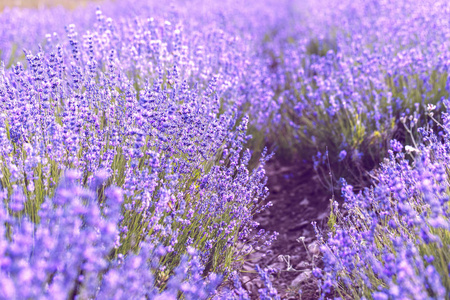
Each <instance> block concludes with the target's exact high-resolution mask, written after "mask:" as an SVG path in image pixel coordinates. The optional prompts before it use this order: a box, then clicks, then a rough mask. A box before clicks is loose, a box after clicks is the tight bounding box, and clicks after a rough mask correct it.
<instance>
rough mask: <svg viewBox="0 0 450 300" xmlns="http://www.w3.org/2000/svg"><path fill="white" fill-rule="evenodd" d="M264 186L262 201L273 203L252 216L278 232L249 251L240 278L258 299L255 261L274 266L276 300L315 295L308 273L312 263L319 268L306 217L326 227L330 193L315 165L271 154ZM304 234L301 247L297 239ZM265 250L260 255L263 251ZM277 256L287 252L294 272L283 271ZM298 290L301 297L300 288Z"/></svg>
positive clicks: (314, 283) (307, 299) (259, 284)
mask: <svg viewBox="0 0 450 300" xmlns="http://www.w3.org/2000/svg"><path fill="white" fill-rule="evenodd" d="M266 174H267V177H268V183H267V187H268V188H269V191H270V195H269V197H268V198H267V199H266V202H268V201H271V202H272V203H273V206H272V207H270V208H268V209H266V210H265V211H263V212H262V213H260V214H257V215H256V216H255V221H257V222H259V223H260V226H259V228H261V229H265V230H268V231H272V232H273V231H277V232H278V233H279V236H278V238H277V240H276V241H275V242H274V243H273V244H272V245H271V246H270V247H269V248H265V249H262V250H261V251H257V252H255V253H253V254H251V255H250V256H249V260H248V261H247V262H246V263H245V264H244V269H243V271H244V272H241V275H240V276H241V282H242V283H243V286H244V288H245V289H246V290H247V291H249V294H250V295H251V298H252V299H259V292H258V289H260V288H262V287H263V284H262V280H261V279H260V278H259V276H258V275H257V274H254V273H251V272H253V271H254V270H255V265H256V264H258V265H259V266H260V267H261V268H267V267H269V268H273V269H275V270H276V272H275V273H274V274H273V275H272V276H271V277H272V284H273V286H274V288H276V289H277V291H278V294H279V295H280V297H281V299H301V300H310V299H311V300H312V299H318V298H319V291H318V287H317V281H316V279H315V278H314V276H312V274H311V270H312V268H313V265H314V264H315V265H318V266H319V267H320V260H319V259H318V258H316V259H314V262H313V259H311V257H312V255H311V254H312V253H314V248H315V247H317V244H315V241H316V238H315V233H314V228H313V226H312V225H311V222H313V221H316V222H317V224H318V226H319V228H325V227H326V223H327V220H328V216H329V212H330V210H329V205H330V199H331V192H330V191H327V189H326V187H324V186H323V185H322V184H321V183H320V181H319V180H318V177H317V175H316V174H315V172H314V170H313V169H312V168H310V167H305V166H304V165H302V164H296V163H286V162H281V161H280V160H276V158H275V159H272V160H271V161H269V162H268V164H267V165H266ZM299 237H304V242H305V244H306V247H309V249H310V250H311V251H312V253H311V251H310V253H308V252H307V250H306V248H305V246H304V245H303V244H302V243H300V242H298V241H297V239H298V238H299ZM264 254H265V256H263V255H264ZM280 255H284V256H285V258H286V259H288V257H286V255H289V259H290V263H291V265H292V267H293V268H294V269H295V270H296V271H286V270H287V264H286V262H284V261H281V260H280V257H279V256H280ZM300 289H301V291H302V293H301V296H300V294H299V290H300Z"/></svg>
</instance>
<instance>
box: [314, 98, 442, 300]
mask: <svg viewBox="0 0 450 300" xmlns="http://www.w3.org/2000/svg"><path fill="white" fill-rule="evenodd" d="M445 103H446V106H448V105H449V103H448V101H446V102H445ZM442 119H443V123H442V124H440V126H441V129H442V131H443V132H444V134H443V135H442V136H441V137H438V136H436V135H435V134H434V133H433V132H432V131H431V130H426V129H421V130H420V132H421V133H422V135H423V139H422V143H421V144H420V145H419V146H418V148H412V147H410V146H408V147H405V150H406V153H405V152H403V150H402V148H403V147H402V145H401V144H400V143H399V142H398V141H395V140H394V141H392V148H393V149H392V150H389V158H388V159H386V161H385V162H384V163H383V164H382V166H381V169H380V170H379V171H378V174H377V176H376V177H377V181H378V182H377V184H376V185H375V186H373V187H371V188H367V189H365V190H364V192H361V193H359V194H354V193H353V191H352V186H351V185H348V184H345V182H344V187H343V189H342V192H343V196H344V198H345V205H344V208H345V211H343V212H341V211H340V210H339V208H338V204H337V203H334V208H333V212H332V216H331V218H330V221H329V225H330V232H329V234H328V236H327V237H324V236H322V235H321V234H320V233H319V234H318V238H319V240H320V241H321V243H322V246H321V250H322V253H323V260H324V263H325V268H324V272H323V273H321V272H320V271H319V270H316V276H317V277H319V278H320V279H321V289H322V291H323V293H322V298H323V297H324V296H325V295H326V293H330V292H332V289H334V290H335V293H336V294H337V295H340V297H342V298H348V297H350V298H352V299H360V298H370V299H399V298H402V299H448V298H449V297H450V282H449V261H450V257H449V255H448V253H449V252H448V245H449V244H450V240H449V230H450V227H449V210H448V199H449V197H448V190H449V178H448V163H449V157H450V156H449V152H448V149H449V143H450V140H449V133H450V131H449V130H450V127H449V124H450V123H449V121H450V119H449V115H448V113H444V114H443V116H442ZM408 154H409V155H411V156H413V157H414V163H413V165H410V163H409V161H408V160H407V159H406V155H408Z"/></svg>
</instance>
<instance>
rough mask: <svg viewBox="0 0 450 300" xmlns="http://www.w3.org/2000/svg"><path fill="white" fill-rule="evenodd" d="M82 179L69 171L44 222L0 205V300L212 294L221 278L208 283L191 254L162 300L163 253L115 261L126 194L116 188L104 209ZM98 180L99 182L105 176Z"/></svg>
mask: <svg viewBox="0 0 450 300" xmlns="http://www.w3.org/2000/svg"><path fill="white" fill-rule="evenodd" d="M81 175H82V174H81V173H80V172H79V171H74V170H69V171H66V172H65V175H64V177H63V178H62V179H61V180H60V184H59V185H58V188H57V189H56V191H55V195H54V197H53V198H47V199H46V200H45V202H44V203H42V205H41V209H40V211H39V213H38V214H39V218H40V221H39V224H36V223H33V222H31V221H30V220H29V219H28V218H27V217H22V218H19V217H17V215H16V214H15V212H16V211H17V210H15V209H14V208H13V207H9V208H8V204H6V206H5V205H4V204H5V203H4V202H3V201H2V205H1V207H0V217H1V220H2V222H1V225H0V258H1V260H0V298H1V299H29V298H30V299H31V298H33V299H36V298H39V299H75V298H86V299H93V298H98V299H130V298H133V299H145V298H147V299H148V298H151V299H176V297H177V294H178V293H179V292H182V293H184V295H185V297H186V299H206V298H207V297H209V296H210V295H211V293H212V292H214V290H215V288H216V287H217V286H218V284H219V283H220V281H221V278H220V276H216V275H211V276H209V277H208V278H205V279H203V276H202V272H203V268H202V265H201V264H200V262H199V258H200V257H199V256H198V254H197V253H196V251H195V250H194V249H193V248H190V250H189V251H188V252H187V253H186V254H185V255H184V256H183V258H182V260H181V262H180V264H179V265H178V266H177V267H176V268H175V270H174V275H173V277H172V278H171V279H170V280H169V282H168V283H167V289H166V290H165V291H164V292H163V293H162V294H160V292H159V288H158V285H157V281H156V280H155V276H154V274H153V272H152V269H156V268H158V267H159V266H160V259H161V257H163V255H164V253H165V252H166V251H167V250H166V247H164V246H162V245H160V246H158V247H156V246H155V245H153V244H151V243H148V242H145V241H144V242H143V243H142V244H141V249H140V251H139V252H138V253H137V254H134V253H132V254H129V255H127V256H123V255H117V256H116V255H115V253H116V251H117V241H118V240H119V238H120V233H119V227H118V224H119V220H120V219H121V212H120V205H121V204H122V202H123V200H124V199H123V194H122V192H121V190H120V189H119V188H117V187H114V186H111V187H109V188H107V189H106V191H105V194H106V198H105V200H104V201H103V202H102V203H101V205H99V203H98V197H97V190H96V189H92V188H91V189H86V188H83V187H82V186H81V185H80V184H79V181H80V180H79V179H80V178H81ZM96 180H97V183H99V184H102V183H103V182H102V180H105V177H104V176H103V175H102V174H99V175H98V176H97V177H96ZM5 196H6V195H5V194H4V195H3V198H5ZM13 197H14V196H13ZM2 200H4V199H2ZM158 297H159V298H158Z"/></svg>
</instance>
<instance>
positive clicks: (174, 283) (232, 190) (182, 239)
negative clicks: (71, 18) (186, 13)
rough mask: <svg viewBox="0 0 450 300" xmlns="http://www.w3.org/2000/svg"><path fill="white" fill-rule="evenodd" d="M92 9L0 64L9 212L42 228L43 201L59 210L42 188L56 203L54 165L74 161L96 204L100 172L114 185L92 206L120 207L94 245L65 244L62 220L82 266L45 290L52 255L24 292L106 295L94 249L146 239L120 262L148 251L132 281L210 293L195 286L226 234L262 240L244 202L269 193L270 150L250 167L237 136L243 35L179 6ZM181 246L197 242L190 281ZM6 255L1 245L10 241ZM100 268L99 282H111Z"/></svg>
mask: <svg viewBox="0 0 450 300" xmlns="http://www.w3.org/2000/svg"><path fill="white" fill-rule="evenodd" d="M140 7H141V8H142V9H145V8H146V6H145V5H142V4H141V6H140ZM119 8H120V4H119V7H116V9H119ZM28 13H30V14H31V15H32V14H35V13H36V12H34V11H29V12H28ZM40 13H41V12H38V13H37V15H38V16H39V15H40ZM141 13H142V12H141ZM5 14H6V15H7V14H8V12H6V13H5ZM95 16H96V18H95V21H93V22H92V24H91V25H89V22H87V23H86V24H83V25H82V26H85V27H87V28H89V30H86V31H85V32H84V33H79V32H78V31H77V29H76V28H77V27H76V26H75V25H67V26H66V37H61V36H60V35H58V34H51V35H47V36H46V37H45V40H42V41H45V43H41V44H42V45H41V46H39V47H38V48H37V52H33V51H30V50H24V56H25V59H26V61H24V62H21V58H20V57H16V58H15V56H14V55H15V54H14V53H10V58H9V61H10V63H8V64H11V66H9V65H8V66H5V65H4V64H3V65H2V68H1V72H0V73H1V74H0V78H1V79H0V97H1V99H2V101H1V110H2V114H1V117H0V119H1V120H0V122H1V123H2V127H1V133H0V135H1V138H0V139H1V144H2V148H1V155H0V160H1V164H2V167H1V175H2V176H1V185H2V189H3V193H4V202H5V203H4V204H5V206H6V210H7V212H8V213H10V214H12V215H13V216H14V217H16V218H17V219H18V220H20V222H25V223H26V224H28V223H27V222H29V221H30V222H32V224H35V225H33V226H36V228H38V230H41V229H39V228H43V229H42V230H45V228H46V227H45V226H46V222H47V223H48V222H49V221H47V219H46V218H47V217H45V216H43V214H44V212H46V211H47V214H52V213H56V215H57V216H59V213H58V210H62V209H63V208H61V209H57V207H54V206H55V205H54V204H48V203H47V202H48V201H49V200H48V199H53V201H56V203H55V204H58V203H57V202H58V201H59V200H58V199H59V198H58V197H59V196H58V195H59V193H61V192H60V188H57V187H58V186H61V185H63V186H64V182H65V181H64V180H65V179H61V176H62V175H63V174H64V172H66V170H69V169H73V170H76V174H77V178H76V179H74V180H75V181H76V184H78V185H80V186H82V187H84V188H89V189H90V190H91V194H92V195H90V196H89V197H91V198H92V199H91V200H90V201H91V202H96V203H98V204H100V206H101V207H102V209H103V205H104V204H105V203H107V201H108V200H107V199H109V197H110V195H109V194H110V193H112V192H111V188H110V187H111V186H117V188H118V189H119V190H118V191H120V193H122V194H123V203H115V205H109V204H105V205H106V208H104V210H101V211H102V213H101V214H108V211H109V210H114V211H115V212H116V213H117V214H119V215H120V217H119V218H118V220H116V223H115V224H114V226H116V227H117V226H118V233H117V234H116V236H115V239H114V241H112V242H111V243H110V244H108V246H102V245H100V244H99V247H100V248H101V249H99V250H98V251H100V250H102V251H105V252H101V253H98V254H96V251H97V250H95V249H94V250H89V248H86V247H87V246H86V244H80V245H79V246H76V245H77V241H78V239H79V238H78V237H76V235H75V236H74V240H72V239H71V238H69V237H70V236H71V235H70V232H69V233H68V235H67V236H66V238H65V239H63V240H62V241H61V242H60V243H61V244H62V245H61V246H59V247H60V248H59V250H58V251H61V252H64V251H63V250H61V249H64V247H65V248H70V249H72V248H73V249H74V251H78V252H86V253H88V254H89V255H90V256H89V257H87V258H84V256H83V255H85V254H83V255H81V254H79V255H78V256H76V255H72V254H70V253H69V252H68V253H66V254H67V256H56V257H55V261H60V263H61V264H66V263H67V264H75V267H74V268H71V269H72V272H77V270H78V269H79V273H76V274H72V275H71V276H73V277H70V278H68V279H65V278H64V276H63V278H62V279H61V280H62V281H63V283H64V285H62V286H61V285H60V284H59V283H58V284H56V283H55V285H54V289H56V290H57V291H56V290H55V292H53V291H52V289H53V287H50V286H52V284H53V281H54V279H53V278H54V277H55V276H60V275H58V274H57V273H58V272H63V273H64V272H65V271H64V270H63V269H62V267H60V266H56V267H54V268H53V269H52V270H53V271H52V272H54V273H55V274H54V275H52V274H53V273H49V274H46V275H43V276H41V277H42V278H41V281H37V282H36V284H37V286H40V287H41V289H39V288H38V287H35V288H33V289H34V290H33V291H31V292H30V293H31V294H26V295H41V294H42V293H44V294H45V293H49V295H51V294H54V295H56V294H55V293H67V292H68V291H70V293H69V294H68V297H72V298H75V297H78V296H81V297H103V296H102V295H104V296H105V297H107V296H106V295H112V294H111V293H112V291H114V290H112V291H109V289H110V288H109V287H103V286H101V285H102V284H103V281H102V280H103V277H104V276H106V273H107V269H105V266H104V265H105V264H106V262H105V261H106V260H108V264H109V263H111V264H115V265H117V264H120V263H119V262H117V263H116V261H117V260H118V259H119V258H121V257H124V258H125V259H128V257H132V255H133V253H142V252H143V251H144V252H148V251H150V250H149V249H148V247H150V246H151V248H152V249H153V248H154V249H164V251H162V250H161V251H160V252H157V254H158V253H159V254H158V255H156V256H155V255H153V254H151V253H145V254H143V255H146V256H144V257H141V258H136V260H138V261H140V263H137V262H135V263H130V264H131V265H130V266H129V269H130V270H131V269H132V268H135V269H136V268H142V269H145V268H146V267H148V266H146V263H145V262H146V261H148V260H149V259H150V258H151V260H152V261H158V265H157V266H152V267H151V268H148V270H149V271H148V272H147V273H146V274H147V275H144V274H143V275H142V276H143V280H144V281H145V279H150V277H149V276H150V275H151V276H153V277H152V278H154V279H152V280H149V281H148V283H146V284H145V285H143V287H142V289H141V288H140V284H139V282H137V283H136V286H138V287H139V288H137V293H141V292H142V291H144V292H143V293H150V292H149V291H153V290H155V291H156V290H160V291H162V292H163V294H161V297H166V296H167V297H168V296H169V295H171V297H175V295H176V296H180V295H183V296H184V297H187V298H191V299H196V297H200V298H205V297H208V296H210V294H211V292H212V291H213V290H214V288H209V287H208V286H206V288H205V287H203V286H202V281H199V279H201V278H205V280H207V282H209V280H208V279H207V278H210V279H211V280H210V281H211V283H210V286H211V287H215V286H217V284H218V283H219V282H220V281H221V279H220V278H225V279H226V278H227V276H228V275H229V274H231V273H232V272H233V271H234V270H237V269H238V268H239V266H240V265H241V264H242V263H243V260H244V253H245V251H244V249H238V248H236V246H235V245H236V244H237V242H238V241H240V242H243V243H244V245H247V246H255V245H257V244H261V245H263V244H265V245H269V244H270V243H271V241H272V240H273V238H274V236H270V235H269V234H268V233H266V232H264V231H263V230H261V231H259V232H257V233H253V232H252V231H253V229H254V228H255V227H256V226H257V225H258V223H256V222H254V221H253V220H252V217H253V215H254V214H255V213H258V212H260V211H261V210H263V209H265V207H267V206H261V205H260V203H261V202H262V201H263V200H264V198H265V197H266V196H267V188H265V182H266V179H265V172H264V169H263V167H264V163H265V161H266V160H267V159H268V158H269V157H270V156H268V155H266V152H264V153H263V155H262V157H261V158H260V163H259V164H258V165H257V166H256V167H255V168H252V169H251V170H250V171H249V166H248V163H249V160H250V158H251V153H250V151H249V150H247V149H245V146H244V145H245V143H246V142H247V140H248V136H247V134H246V131H247V122H248V121H247V120H248V118H247V117H246V116H245V115H244V114H243V113H242V111H238V110H237V108H238V107H241V106H242V105H243V104H244V102H245V101H247V100H246V99H245V97H244V96H245V95H246V94H243V92H241V91H240V90H239V88H241V86H238V88H236V87H235V85H234V84H233V83H234V82H236V81H238V80H239V79H240V78H241V77H242V76H244V74H242V73H240V72H239V69H242V66H243V65H242V64H247V65H248V62H246V61H245V59H246V56H245V55H247V54H246V53H247V52H244V56H243V57H241V54H240V53H239V49H241V48H242V47H246V46H245V44H237V43H236V38H235V37H231V36H230V33H229V32H227V31H223V30H221V29H217V28H212V29H211V30H210V31H206V33H204V32H200V31H199V30H198V29H196V26H198V25H195V24H194V25H195V26H194V25H193V27H189V24H183V23H182V22H181V19H179V18H178V17H177V16H176V14H174V15H172V17H171V19H170V21H169V20H165V21H164V20H160V21H158V20H155V19H153V18H148V19H147V18H145V19H143V18H140V17H139V16H137V17H135V18H129V17H126V16H125V17H121V19H120V23H119V24H116V23H114V21H113V19H112V18H106V17H104V16H103V12H102V11H100V10H96V12H95ZM183 26H186V28H187V29H186V31H187V33H184V32H183V30H184V29H183ZM44 27H45V24H44ZM44 29H45V28H44ZM185 34H189V35H188V36H189V37H192V38H190V39H187V37H184V35H185ZM36 38H37V40H36V41H35V42H36V43H38V42H39V37H36ZM6 42H7V43H8V42H9V40H8V39H7V40H6ZM25 42H26V41H18V42H17V43H18V44H20V43H25ZM14 43H16V42H13V43H12V44H10V47H11V48H13V47H14ZM227 45H228V46H227ZM226 46H227V48H226ZM222 48H223V50H224V51H221V49H222ZM254 70H256V69H251V70H250V71H249V72H248V73H246V74H247V75H250V74H251V72H253V71H254ZM240 95H243V96H240ZM243 97H244V98H243ZM240 99H243V100H240ZM63 193H65V194H64V197H69V196H70V194H71V193H72V190H64V189H63ZM117 193H118V192H117ZM83 197H84V196H83ZM83 197H81V198H83ZM77 199H78V198H77ZM62 204H63V203H61V205H62ZM269 205H270V204H269ZM62 206H63V205H62ZM77 209H80V210H81V211H83V209H82V208H77ZM69 211H70V210H69ZM93 213H95V211H94V212H93ZM101 214H99V216H100V215H101ZM50 217H51V216H50ZM85 218H86V216H84V215H82V216H81V218H78V217H75V218H72V219H70V218H69V219H68V222H72V223H77V222H78V223H79V222H80V221H81V222H82V223H81V225H80V226H82V227H83V228H84V225H82V224H84V222H85V220H84V219H85ZM28 220H29V221H28ZM97 221H98V220H97ZM97 221H95V220H94V221H92V222H94V224H93V225H92V226H91V227H92V231H93V232H96V233H99V231H100V237H99V238H102V236H103V233H102V231H101V230H102V229H101V228H100V227H99V226H100V225H98V224H97V223H95V222H97ZM17 222H19V221H17ZM55 222H57V221H55ZM98 222H100V221H98ZM13 223H14V222H13ZM13 223H12V224H9V223H8V224H5V226H6V228H8V230H6V231H5V238H7V239H9V240H10V241H11V242H12V243H14V242H15V241H16V240H17V239H19V240H20V239H21V237H20V236H19V235H18V234H15V233H14V232H13V231H11V230H12V229H11V228H12V227H13ZM25 223H24V224H25ZM78 223H77V224H78ZM11 226H12V227H11ZM27 226H28V227H30V226H31V225H27ZM52 226H53V225H52ZM55 226H56V225H55ZM86 226H87V225H86ZM109 227H112V225H109ZM30 228H31V227H30ZM61 230H63V231H64V230H65V229H64V228H61ZM74 230H77V227H74ZM105 230H106V229H105ZM108 230H113V229H111V228H109V229H108ZM26 234H30V233H26ZM55 234H62V233H58V232H56V233H55ZM64 234H65V233H64ZM91 235H93V233H92V234H91ZM92 238H95V237H94V236H93V237H92ZM105 238H108V236H107V235H106V236H105ZM29 239H30V242H31V243H34V241H33V239H32V238H29ZM98 243H100V242H98ZM93 244H95V245H96V244H97V242H96V241H93ZM147 244H148V245H150V246H145V245H147ZM30 247H31V246H30ZM45 247H47V245H46V244H45V245H37V246H33V247H31V248H30V251H32V252H34V251H41V250H43V252H44V253H47V254H45V255H47V256H50V255H51V251H52V249H49V250H48V251H50V252H45V251H46V250H45V249H41V248H45ZM77 247H79V248H77ZM190 249H192V250H190ZM44 250H45V251H44ZM24 251H25V250H24ZM152 251H153V250H152ZM155 251H156V250H155ZM158 251H159V250H158ZM91 252H92V253H91ZM187 252H192V253H194V252H195V253H197V252H198V258H199V261H198V262H197V263H196V264H197V266H196V267H195V268H196V269H195V270H193V271H192V278H195V280H194V281H195V282H196V283H195V284H192V285H193V287H192V288H191V287H189V286H186V287H182V288H180V287H179V286H180V284H181V283H182V282H183V281H184V278H185V277H184V276H183V274H184V273H185V271H183V270H185V269H186V267H185V265H186V263H187V262H186V258H185V257H186V253H187ZM152 253H153V252H152ZM28 254H29V253H27V252H26V251H25V252H24V255H25V256H26V255H28ZM88 254H86V255H88ZM61 255H64V253H62V254H61ZM196 255H197V254H196ZM96 256H98V257H99V260H98V262H96V263H98V264H99V266H88V267H86V268H88V269H87V270H85V269H84V265H85V264H87V265H88V264H89V263H90V261H89V260H92V259H94V258H95V257H96ZM5 257H6V258H7V259H11V257H10V254H9V253H5ZM155 257H156V258H155ZM69 259H70V260H73V261H68V260H69ZM102 259H103V260H102ZM129 259H130V260H133V259H134V258H129ZM12 260H14V261H15V258H12ZM85 260H86V261H85ZM19 261H20V260H19ZM78 266H79V267H78ZM91 269H92V270H91ZM180 270H181V271H180ZM199 270H201V271H199ZM37 271H38V270H37V269H35V267H30V268H29V269H28V272H29V273H30V272H31V273H33V272H37ZM5 272H6V273H5V274H8V277H7V278H9V280H13V281H17V284H19V285H20V284H24V283H23V282H22V281H21V279H20V278H18V279H16V278H15V277H14V276H16V275H14V274H12V273H11V271H9V270H6V271H5ZM117 272H118V273H117ZM117 272H116V273H113V275H111V276H112V278H113V279H114V278H115V279H114V280H117V278H119V276H122V275H121V273H120V272H123V276H131V275H127V274H128V273H127V272H129V271H127V270H126V268H125V269H124V271H117ZM142 272H144V271H142ZM213 274H218V275H213ZM32 276H34V274H32ZM61 276H62V275H61ZM211 276H216V277H214V278H212V277H211ZM55 278H56V277H55ZM58 278H59V277H58ZM189 278H190V277H189ZM113 279H111V280H113ZM5 280H6V279H5ZM85 280H86V281H85ZM95 280H100V281H99V284H98V285H96V284H95V283H92V287H91V286H89V287H86V286H85V284H87V282H92V281H94V282H95ZM108 280H109V279H108ZM108 280H107V281H105V282H106V284H109V285H115V284H114V283H108ZM144 281H143V282H144ZM208 284H209V283H208ZM114 288H116V287H114ZM128 288H130V287H128V286H126V287H124V288H123V289H124V290H126V289H128ZM152 289H153V290H152ZM94 291H96V293H99V294H98V295H97V294H93V293H94ZM155 291H153V292H155ZM173 291H176V292H173ZM7 292H8V293H9V292H11V293H14V289H13V288H12V287H11V288H10V291H9V288H8V291H7ZM24 293H28V292H27V291H24ZM102 293H106V294H102ZM174 293H175V294H174ZM177 293H178V294H177ZM190 293H191V294H192V295H190ZM5 295H6V294H5ZM7 295H15V294H7ZM119 295H120V294H119ZM127 295H128V294H127ZM137 295H138V294H137ZM141 295H144V294H141ZM148 295H152V294H148ZM163 295H164V296H163ZM199 295H201V296H199ZM17 297H21V296H17ZM124 297H125V294H124ZM147 297H149V296H147ZM229 297H232V296H231V294H230V295H229Z"/></svg>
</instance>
